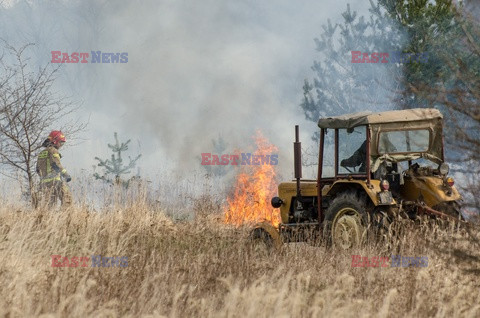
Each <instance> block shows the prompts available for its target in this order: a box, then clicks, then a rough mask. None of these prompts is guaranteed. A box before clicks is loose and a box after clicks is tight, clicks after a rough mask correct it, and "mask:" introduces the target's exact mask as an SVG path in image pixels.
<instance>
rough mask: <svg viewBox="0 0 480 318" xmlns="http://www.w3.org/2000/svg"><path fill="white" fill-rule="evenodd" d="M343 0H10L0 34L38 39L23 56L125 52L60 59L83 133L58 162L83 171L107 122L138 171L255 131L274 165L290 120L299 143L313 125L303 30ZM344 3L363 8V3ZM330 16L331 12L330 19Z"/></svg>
mask: <svg viewBox="0 0 480 318" xmlns="http://www.w3.org/2000/svg"><path fill="white" fill-rule="evenodd" d="M346 3H347V1H345V2H340V3H339V1H333V0H332V1H321V2H320V1H315V0H308V1H303V2H302V3H301V5H300V4H298V3H296V2H292V1H288V0H280V1H275V2H274V3H266V2H265V3H264V2H258V1H253V0H246V1H221V0H205V1H202V2H196V1H181V0H175V1H174V0H163V1H153V0H147V1H93V0H88V1H52V0H50V1H49V0H43V1H8V2H4V3H3V5H4V8H3V9H2V8H0V30H1V31H0V32H1V33H0V37H1V38H3V39H5V40H7V41H8V42H9V43H11V44H14V45H21V44H24V43H27V42H34V43H35V44H36V46H35V49H34V51H33V53H32V55H33V58H32V64H33V65H41V64H45V63H48V62H49V61H50V60H51V54H50V52H51V51H54V50H60V51H62V52H69V53H71V52H90V51H96V50H100V51H102V52H112V53H116V52H128V63H125V64H90V63H89V64H65V65H63V66H62V72H61V76H60V78H59V81H58V89H59V91H60V92H62V93H65V94H66V95H69V96H71V97H72V98H73V99H74V100H76V101H79V102H80V103H81V104H82V112H80V113H78V114H77V116H78V117H79V118H81V119H83V120H86V119H89V122H90V124H89V130H88V131H87V132H85V134H84V135H83V136H82V137H83V138H84V139H85V142H84V143H82V144H81V145H76V146H74V147H70V148H69V149H66V150H65V152H67V155H66V156H65V159H64V160H65V162H66V164H67V165H70V166H75V167H77V168H81V169H87V170H88V169H91V166H92V165H93V164H95V161H94V160H93V158H94V157H95V156H100V157H105V156H107V155H108V149H106V143H107V142H111V141H112V140H113V132H114V131H117V132H118V133H119V137H120V138H121V139H122V138H124V139H127V138H131V139H132V143H133V145H134V147H132V150H133V151H134V152H136V151H139V152H142V154H143V157H142V159H141V161H142V162H140V165H142V170H143V171H156V170H157V169H166V168H169V169H170V168H177V169H178V170H179V171H184V172H188V171H190V170H193V169H195V168H198V167H199V166H200V165H199V164H200V160H199V159H198V157H199V155H200V153H202V152H210V151H213V146H212V143H211V140H212V139H214V138H217V137H218V136H219V135H220V136H222V137H223V139H224V140H225V141H226V142H227V143H228V145H229V148H230V149H232V150H233V149H239V150H241V151H249V150H252V147H254V140H253V138H252V137H253V135H254V133H255V131H256V130H257V129H260V130H261V131H262V132H263V133H264V135H265V136H266V137H267V138H268V139H269V140H270V141H271V142H272V143H273V144H275V145H276V146H278V148H279V149H280V150H279V151H280V152H279V166H280V170H281V171H282V172H284V173H285V174H290V171H291V170H292V166H293V164H292V160H293V155H292V152H293V151H292V149H291V148H292V142H293V136H294V134H293V127H294V125H295V124H300V125H301V129H302V134H301V136H302V141H304V144H305V146H308V141H309V138H310V136H311V134H312V132H313V131H315V130H316V129H317V127H316V126H315V124H314V123H312V122H308V121H306V120H305V119H304V115H303V112H302V110H301V109H300V107H299V103H300V101H301V97H302V86H303V83H304V79H305V78H309V77H311V75H312V71H311V65H312V63H313V61H314V60H315V54H316V53H315V45H314V41H313V39H314V38H315V37H317V36H318V35H319V33H320V31H321V26H322V25H323V24H324V23H325V21H326V20H327V18H328V17H329V18H332V17H338V20H340V19H341V15H340V13H341V12H342V11H344V10H345V7H346ZM360 3H362V2H360V1H358V5H356V4H353V5H352V9H354V10H358V11H360V12H359V13H360V14H365V13H366V12H364V11H366V10H367V9H368V6H367V5H366V4H365V3H363V5H361V4H360ZM334 22H335V21H334Z"/></svg>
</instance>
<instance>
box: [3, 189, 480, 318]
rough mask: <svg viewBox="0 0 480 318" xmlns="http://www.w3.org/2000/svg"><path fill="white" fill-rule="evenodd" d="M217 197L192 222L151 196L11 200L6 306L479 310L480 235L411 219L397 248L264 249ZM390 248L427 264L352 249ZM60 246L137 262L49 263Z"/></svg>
mask: <svg viewBox="0 0 480 318" xmlns="http://www.w3.org/2000/svg"><path fill="white" fill-rule="evenodd" d="M207 201H208V200H207V199H206V198H203V199H202V201H200V203H198V204H197V205H196V209H197V214H196V215H197V218H196V219H195V220H194V221H191V222H173V221H171V220H170V219H169V218H168V217H166V216H165V214H164V212H165V211H163V210H161V209H159V208H152V207H150V206H149V205H148V204H146V203H145V202H136V203H135V204H131V205H128V206H127V207H125V208H121V209H115V208H112V209H106V210H103V211H101V212H91V211H88V210H86V209H84V208H72V209H71V210H68V211H63V212H55V211H30V210H26V209H23V208H18V207H12V206H8V207H7V206H3V205H2V207H0V257H1V259H2V262H1V264H0V284H1V286H2V288H1V289H0V316H7V317H20V316H41V315H43V316H60V317H66V316H68V317H80V316H82V317H84V316H100V317H101V316H109V317H115V316H131V317H134V316H135V317H137V316H146V317H162V316H166V317H190V316H194V317H245V316H247V317H253V316H255V317H257V316H260V317H270V316H281V317H318V316H352V317H353V316H354V317H371V316H381V317H384V316H389V317H403V316H421V317H424V316H438V317H446V316H448V317H450V316H470V317H478V316H479V315H480V305H479V304H480V294H479V293H478V290H479V288H480V279H479V278H478V275H479V273H478V272H475V269H477V270H478V269H479V262H478V256H479V253H478V245H476V243H475V242H474V241H473V240H471V239H469V236H468V235H466V234H465V233H462V232H461V231H460V232H459V231H456V230H455V229H447V230H440V229H439V228H438V227H434V228H433V229H432V228H430V227H420V228H418V227H413V226H412V225H411V224H410V225H409V224H406V225H405V226H404V231H402V233H401V234H400V236H399V237H397V238H395V239H394V240H393V242H392V244H391V247H390V248H389V249H387V248H386V247H385V245H383V244H373V243H372V244H368V245H367V246H365V247H363V248H361V249H357V250H352V251H349V252H341V251H335V250H331V249H327V248H325V247H323V246H319V247H313V246H309V245H306V244H290V245H286V246H284V247H283V248H282V249H281V250H279V251H266V250H262V249H256V248H252V247H251V246H250V244H249V242H248V240H247V235H248V231H247V229H246V228H242V227H240V228H236V227H232V226H229V225H225V224H224V223H223V220H222V219H221V218H220V217H212V215H209V214H208V213H207V210H210V209H211V207H212V206H214V204H213V203H212V202H207ZM202 209H204V210H202ZM472 231H473V234H474V235H476V236H477V237H478V235H479V233H478V230H472ZM434 239H435V240H434ZM390 253H395V254H401V255H405V256H427V257H428V267H426V268H352V267H351V255H352V254H357V255H364V256H390ZM462 253H464V254H462ZM52 254H59V255H63V256H68V257H73V256H91V255H98V254H100V255H104V256H127V257H128V267H125V268H111V267H110V268H102V267H100V268H92V267H66V268H59V267H51V263H52V260H51V255H52ZM465 255H467V256H465Z"/></svg>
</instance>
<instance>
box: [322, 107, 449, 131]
mask: <svg viewBox="0 0 480 318" xmlns="http://www.w3.org/2000/svg"><path fill="white" fill-rule="evenodd" d="M442 118H443V116H442V113H440V111H438V110H437V109H434V108H415V109H406V110H391V111H386V112H380V113H373V112H370V111H366V112H359V113H353V114H346V115H341V116H335V117H327V118H320V119H319V120H318V127H320V128H331V129H337V128H338V129H341V128H353V127H357V126H362V125H370V124H374V125H380V124H393V123H405V122H414V121H428V120H432V119H433V120H435V119H436V120H438V119H440V120H441V119H442Z"/></svg>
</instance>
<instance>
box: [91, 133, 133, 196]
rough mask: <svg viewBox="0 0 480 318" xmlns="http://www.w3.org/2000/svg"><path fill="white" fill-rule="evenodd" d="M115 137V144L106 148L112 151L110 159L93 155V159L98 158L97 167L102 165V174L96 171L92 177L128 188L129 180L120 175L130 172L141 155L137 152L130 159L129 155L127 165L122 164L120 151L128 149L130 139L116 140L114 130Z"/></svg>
mask: <svg viewBox="0 0 480 318" xmlns="http://www.w3.org/2000/svg"><path fill="white" fill-rule="evenodd" d="M113 136H114V137H115V144H114V145H111V144H108V148H110V149H111V150H112V152H113V154H112V157H111V159H105V160H102V159H100V158H98V157H95V160H98V165H97V166H99V167H103V170H104V172H103V175H99V174H98V173H96V172H95V173H94V175H93V176H94V177H95V179H97V180H103V181H105V182H107V183H110V184H116V185H120V184H121V185H123V186H124V187H125V188H128V184H129V182H130V180H131V178H130V179H128V180H122V175H128V174H129V173H130V172H131V169H133V168H134V167H135V165H136V163H137V160H138V159H139V158H140V157H141V156H142V155H141V154H139V155H138V156H137V157H136V158H135V159H132V158H131V157H128V159H129V163H128V165H124V164H123V159H122V152H125V151H127V150H128V144H129V143H130V139H129V140H127V141H126V142H122V143H119V142H118V136H117V133H116V132H115V133H114V134H113Z"/></svg>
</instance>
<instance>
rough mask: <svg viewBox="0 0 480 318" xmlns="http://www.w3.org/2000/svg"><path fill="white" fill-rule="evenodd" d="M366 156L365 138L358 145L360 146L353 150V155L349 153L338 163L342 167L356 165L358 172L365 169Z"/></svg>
mask: <svg viewBox="0 0 480 318" xmlns="http://www.w3.org/2000/svg"><path fill="white" fill-rule="evenodd" d="M366 157H367V141H366V140H365V141H364V142H363V144H362V145H361V146H360V148H358V149H357V151H355V153H354V154H353V155H351V156H350V157H349V158H347V159H343V160H342V161H341V162H340V165H341V166H342V167H352V168H354V167H356V166H360V168H359V169H358V171H359V172H365V171H366V166H365V159H366Z"/></svg>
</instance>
